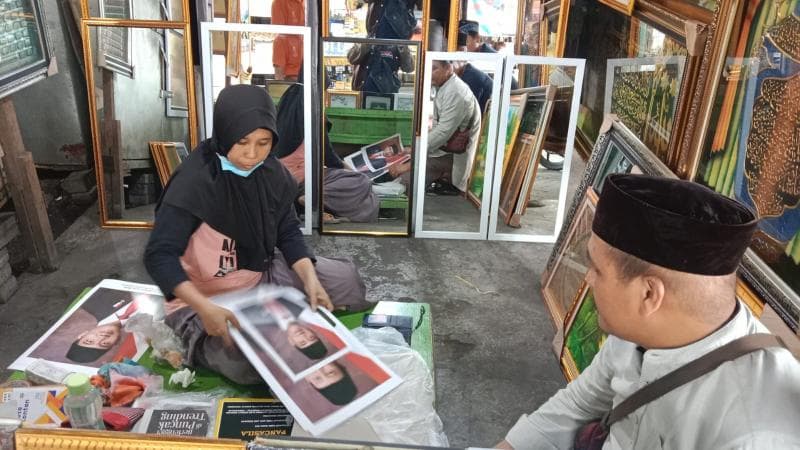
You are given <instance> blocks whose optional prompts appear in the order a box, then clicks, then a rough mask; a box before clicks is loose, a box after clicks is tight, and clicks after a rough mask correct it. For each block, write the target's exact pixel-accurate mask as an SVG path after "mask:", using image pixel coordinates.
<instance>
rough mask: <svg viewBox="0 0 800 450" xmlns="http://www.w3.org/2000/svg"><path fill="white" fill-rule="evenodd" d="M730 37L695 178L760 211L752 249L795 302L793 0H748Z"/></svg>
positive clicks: (798, 253)
mask: <svg viewBox="0 0 800 450" xmlns="http://www.w3.org/2000/svg"><path fill="white" fill-rule="evenodd" d="M743 9H744V11H743V17H744V18H745V19H744V20H743V25H742V27H741V28H740V29H739V30H737V31H736V32H735V33H734V35H733V36H732V37H731V42H730V46H729V49H728V59H727V60H726V64H725V67H724V70H723V76H722V77H721V78H720V84H719V86H718V87H717V94H716V99H715V101H714V109H713V110H712V115H711V122H710V124H709V126H708V130H709V132H708V136H707V138H706V142H705V146H704V150H703V153H702V155H701V160H700V167H699V170H698V173H697V174H696V181H698V182H700V183H703V184H705V185H707V186H709V187H711V188H713V189H714V190H716V191H718V192H721V193H723V194H726V195H730V196H732V197H734V198H736V199H737V200H739V201H741V202H743V203H745V204H747V205H748V206H750V207H751V208H753V209H754V210H756V211H757V212H758V214H759V216H760V217H761V221H760V222H759V230H758V231H757V232H756V235H755V237H754V238H753V242H752V245H751V247H750V248H751V249H752V250H753V251H754V252H755V254H756V255H757V256H758V258H760V260H761V261H759V262H760V263H761V265H762V266H764V267H766V271H767V272H769V273H768V275H769V277H770V279H769V281H768V282H767V283H765V284H768V285H774V286H780V285H781V284H782V285H784V286H785V288H780V291H782V293H783V295H786V296H788V297H789V298H790V299H792V301H794V302H795V305H794V306H793V308H795V309H800V306H798V305H800V209H798V208H797V204H798V198H800V189H798V188H797V186H798V183H797V180H798V179H800V178H798V167H800V153H799V152H798V145H797V139H796V136H797V130H798V128H800V120H799V119H798V117H800V115H798V105H800V99H798V93H800V90H799V89H798V80H800V76H799V75H798V74H799V73H800V64H798V54H797V50H796V46H795V45H793V44H792V42H794V41H795V40H796V39H797V33H796V30H797V27H798V25H799V23H798V22H800V21H799V20H798V17H800V2H798V1H797V0H792V1H788V2H782V3H780V4H777V3H774V2H768V1H761V2H758V1H751V2H747V3H746V6H745V7H744V8H743Z"/></svg>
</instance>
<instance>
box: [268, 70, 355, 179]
mask: <svg viewBox="0 0 800 450" xmlns="http://www.w3.org/2000/svg"><path fill="white" fill-rule="evenodd" d="M325 75H326V79H327V73H326V74H325ZM326 85H327V80H326ZM304 105H305V103H304V101H303V66H302V65H301V66H300V73H299V75H298V78H297V83H295V84H293V85H291V86H289V89H287V90H286V92H284V93H283V96H281V103H280V104H279V105H278V119H277V121H276V124H275V125H276V127H277V130H278V133H279V134H280V135H281V141H280V142H279V143H278V145H275V146H274V147H273V150H272V153H273V154H274V155H275V157H276V158H284V157H286V156H289V155H291V154H292V153H294V151H295V150H297V147H298V146H300V143H301V142H303V140H304V139H305V128H304V126H303V124H304V123H305V122H304V121H305V117H304V116H303V113H304V111H305V109H304ZM331 126H332V124H331V122H330V120H327V119H326V124H325V127H326V128H325V165H326V166H327V167H336V168H339V169H341V168H344V163H343V162H342V159H341V158H339V156H338V155H337V154H336V152H334V151H333V146H331V142H330V139H329V138H328V132H329V131H330V129H331Z"/></svg>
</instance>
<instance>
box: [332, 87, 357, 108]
mask: <svg viewBox="0 0 800 450" xmlns="http://www.w3.org/2000/svg"><path fill="white" fill-rule="evenodd" d="M334 97H339V98H341V99H342V100H341V101H340V100H338V99H336V98H334ZM361 102H362V100H361V91H343V90H334V89H328V90H327V91H325V107H327V108H352V109H361ZM351 103H352V104H353V106H344V105H345V104H346V105H350V104H351Z"/></svg>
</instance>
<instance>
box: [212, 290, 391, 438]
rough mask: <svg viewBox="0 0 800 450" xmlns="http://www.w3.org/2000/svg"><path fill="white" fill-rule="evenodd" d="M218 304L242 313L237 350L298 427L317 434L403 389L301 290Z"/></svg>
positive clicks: (246, 295)
mask: <svg viewBox="0 0 800 450" xmlns="http://www.w3.org/2000/svg"><path fill="white" fill-rule="evenodd" d="M214 302H215V303H217V304H219V305H221V306H224V307H225V308H228V309H230V310H231V311H233V313H234V314H235V315H236V318H237V320H238V321H239V325H240V327H241V331H239V330H232V335H233V338H234V340H235V341H236V343H237V345H238V346H239V348H240V349H241V350H242V352H243V353H244V354H245V355H246V356H247V359H248V360H249V361H250V363H251V364H252V365H253V367H255V368H256V370H258V373H259V374H260V375H261V376H262V377H263V378H264V381H266V382H267V384H268V385H269V387H270V389H272V391H273V392H274V393H275V395H276V396H277V397H278V398H279V399H280V400H281V402H283V404H284V405H285V406H286V408H287V409H288V410H289V412H290V413H291V414H292V416H294V419H295V420H296V421H297V424H298V425H300V426H301V427H302V428H303V429H305V430H306V431H308V432H309V433H311V434H313V435H319V434H321V433H324V432H325V431H327V430H330V429H331V428H333V427H335V426H337V425H339V424H341V423H342V422H344V421H346V420H347V419H349V418H350V417H352V416H354V415H355V414H356V413H358V412H359V411H361V410H362V409H364V408H365V407H367V406H369V405H370V404H372V403H374V402H375V401H376V400H378V399H379V398H381V397H382V396H384V395H386V394H387V393H389V392H390V391H391V390H392V389H394V388H396V387H397V386H398V385H400V383H402V379H401V378H400V377H398V376H397V375H396V374H395V373H393V372H392V371H391V369H389V368H388V367H387V366H386V365H384V364H383V363H382V362H381V361H380V360H378V358H376V357H375V356H374V355H373V354H372V353H371V352H370V351H369V350H367V349H366V347H364V345H363V344H361V342H359V341H358V339H356V338H355V336H353V335H352V334H351V333H350V331H348V330H347V328H346V327H345V326H344V325H342V323H341V322H339V321H338V320H337V319H336V318H335V317H334V316H333V315H332V314H330V313H329V312H328V311H326V310H324V309H322V308H318V309H317V311H312V310H311V308H310V307H309V306H308V303H306V298H305V295H303V294H302V293H301V292H300V291H298V290H296V289H293V288H282V287H275V286H266V285H262V286H259V287H257V288H255V289H252V290H250V291H245V292H239V293H234V294H229V295H225V296H221V297H217V298H215V299H214Z"/></svg>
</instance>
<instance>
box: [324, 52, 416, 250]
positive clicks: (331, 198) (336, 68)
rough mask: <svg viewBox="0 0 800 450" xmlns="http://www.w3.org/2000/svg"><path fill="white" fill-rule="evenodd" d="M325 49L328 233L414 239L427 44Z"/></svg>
mask: <svg viewBox="0 0 800 450" xmlns="http://www.w3.org/2000/svg"><path fill="white" fill-rule="evenodd" d="M322 51H323V64H322V70H323V71H324V80H325V85H324V86H323V90H322V95H323V98H322V103H323V114H322V125H323V129H324V130H325V131H324V132H323V139H322V149H323V151H322V153H323V156H322V164H323V168H322V189H321V191H322V196H321V198H322V210H321V216H322V218H321V225H320V230H321V231H322V232H324V233H356V234H378V235H407V234H408V233H409V225H410V211H411V180H413V178H412V177H411V175H412V168H413V159H414V157H413V155H414V154H415V152H416V142H415V141H416V137H415V134H414V128H415V127H414V124H415V123H416V121H417V119H416V114H415V110H416V108H415V105H416V103H417V98H416V96H415V92H417V74H416V72H417V68H418V66H419V64H418V55H419V51H420V45H419V42H412V41H391V44H387V41H381V40H375V39H353V40H347V41H344V40H340V39H336V38H329V39H324V40H323V44H322ZM354 87H355V88H356V89H355V90H354V89H353V88H354ZM326 125H327V126H326Z"/></svg>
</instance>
